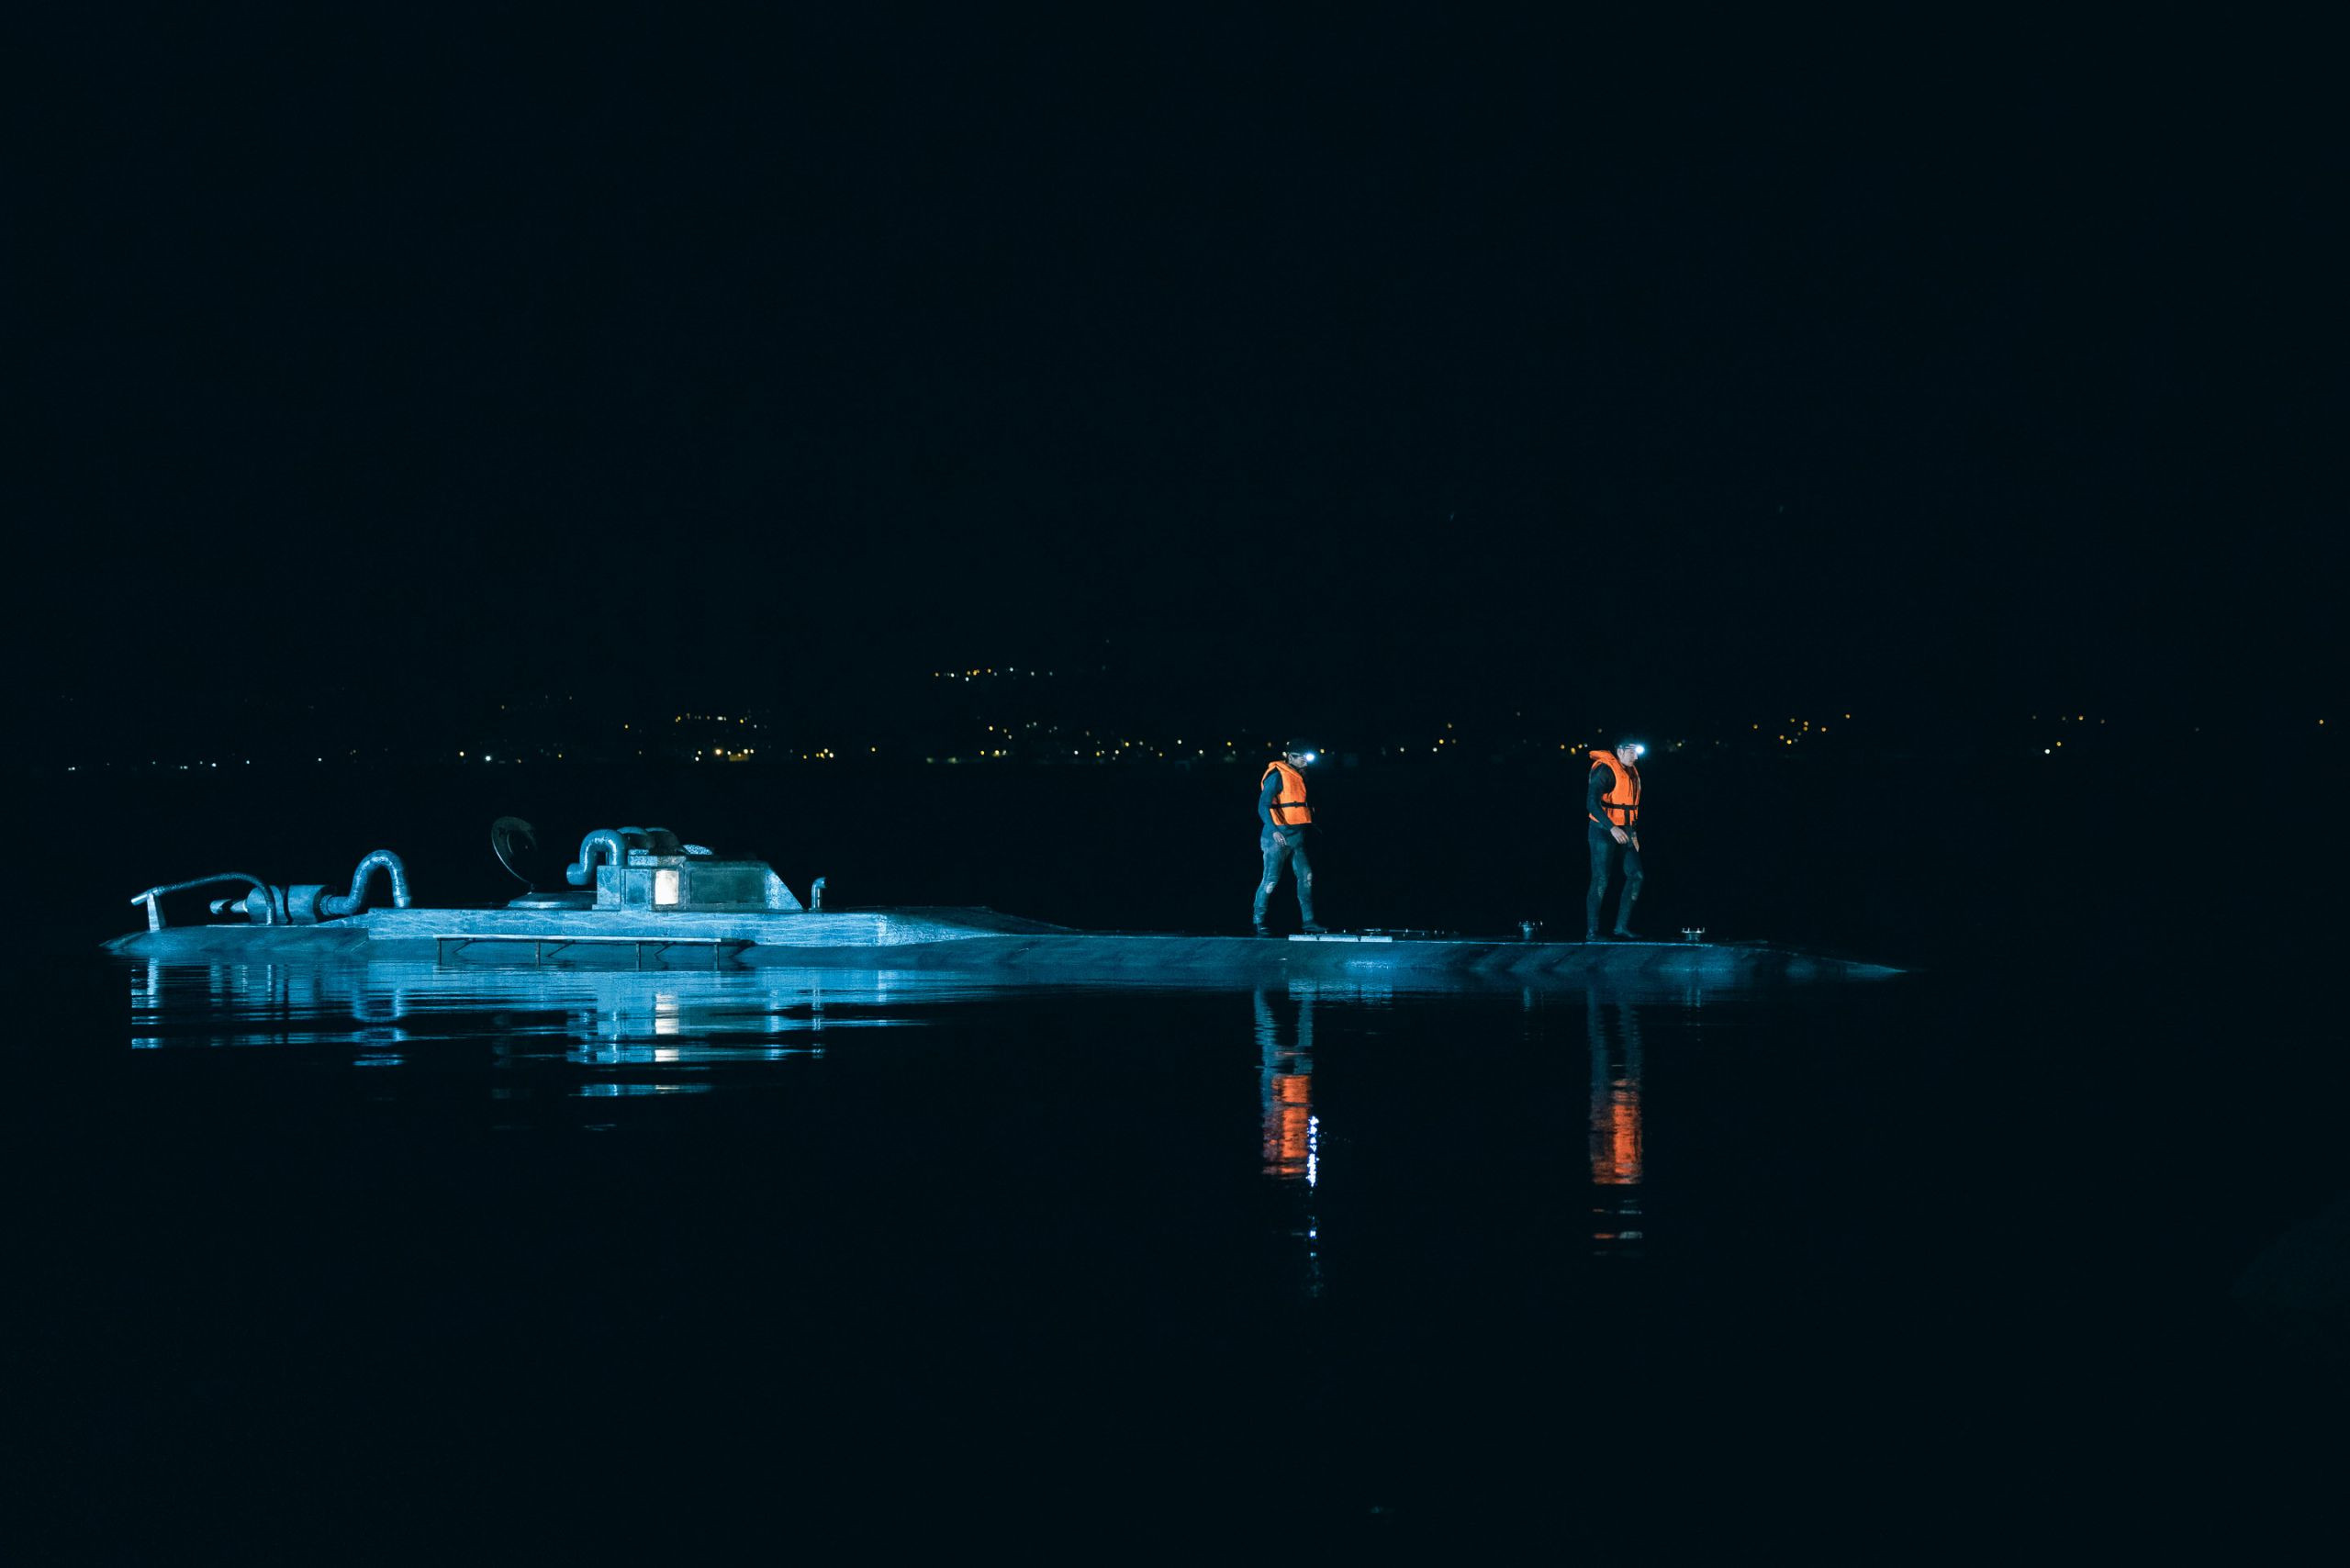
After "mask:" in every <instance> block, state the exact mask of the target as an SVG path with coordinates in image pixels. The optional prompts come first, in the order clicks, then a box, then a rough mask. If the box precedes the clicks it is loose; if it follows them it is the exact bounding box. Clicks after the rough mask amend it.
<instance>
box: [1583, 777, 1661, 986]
mask: <svg viewBox="0 0 2350 1568" xmlns="http://www.w3.org/2000/svg"><path fill="white" fill-rule="evenodd" d="M1648 749H1649V748H1648V747H1646V746H1644V745H1641V744H1640V743H1639V742H1638V741H1633V740H1619V741H1617V743H1616V749H1615V750H1613V751H1595V752H1593V753H1592V754H1591V773H1590V776H1589V778H1588V779H1587V781H1586V782H1585V783H1584V786H1583V815H1585V816H1586V817H1588V818H1590V819H1591V820H1590V822H1589V823H1587V824H1586V825H1585V826H1584V829H1583V839H1584V842H1585V843H1587V844H1588V845H1589V846H1590V847H1591V890H1590V891H1588V892H1586V893H1585V894H1584V895H1583V940H1584V941H1586V942H1596V941H1598V940H1599V906H1600V904H1601V903H1602V902H1605V901H1606V897H1607V882H1608V879H1609V878H1610V877H1611V876H1612V875H1613V874H1614V873H1615V870H1616V866H1617V861H1618V860H1621V861H1622V863H1623V867H1624V893H1623V896H1622V898H1620V899H1619V900H1618V901H1617V905H1616V938H1617V941H1619V942H1637V941H1639V935H1638V934H1637V933H1636V932H1634V931H1633V929H1632V905H1633V903H1634V902H1637V901H1638V900H1639V896H1640V770H1639V768H1638V767H1635V766H1633V765H1634V764H1635V763H1637V762H1639V759H1640V757H1641V756H1642V755H1643V754H1645V753H1646V752H1647V751H1648Z"/></svg>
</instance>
